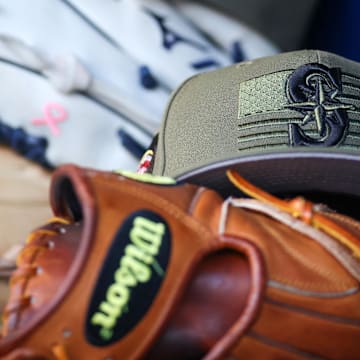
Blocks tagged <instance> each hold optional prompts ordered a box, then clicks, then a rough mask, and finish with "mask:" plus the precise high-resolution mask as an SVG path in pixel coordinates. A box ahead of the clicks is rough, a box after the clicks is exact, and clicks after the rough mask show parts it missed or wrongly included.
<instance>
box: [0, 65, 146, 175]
mask: <svg viewBox="0 0 360 360" xmlns="http://www.w3.org/2000/svg"><path fill="white" fill-rule="evenodd" d="M0 74H1V79H2V82H3V84H8V86H2V87H1V88H0V108H1V114H2V119H1V121H0V141H1V142H3V143H5V144H7V145H9V146H11V147H12V148H14V149H16V150H17V151H18V152H20V153H21V154H23V155H24V156H26V157H28V158H30V159H32V160H35V161H37V162H39V163H41V164H42V165H44V166H46V167H53V166H58V165H60V164H63V163H66V162H73V163H76V164H84V165H85V166H92V167H95V168H102V169H107V170H112V169H114V168H128V169H135V168H136V165H137V162H138V157H139V156H140V153H141V151H138V150H137V149H136V148H135V149H134V146H133V145H135V144H136V145H137V146H139V147H140V148H142V147H144V146H146V144H147V143H148V142H149V141H150V138H151V136H150V133H148V132H147V131H146V130H144V129H139V128H136V126H135V125H134V124H133V123H132V122H131V120H130V119H128V118H126V117H123V116H122V115H121V114H119V113H117V112H116V111H115V110H114V109H111V108H109V107H107V106H104V105H103V104H101V103H100V102H98V101H97V100H96V99H94V98H92V97H91V96H88V95H82V94H72V95H64V94H62V93H60V92H58V91H56V89H55V88H54V87H53V86H52V85H51V84H50V83H49V81H47V79H46V78H44V76H42V74H41V73H39V72H35V71H33V70H31V69H29V68H26V67H25V66H21V65H16V64H14V63H9V62H5V61H0ZM29 88H31V94H32V96H30V97H29ZM19 99H21V105H19ZM105 125H106V126H105ZM119 131H121V132H122V133H121V134H122V135H123V134H124V133H125V134H127V139H132V140H133V143H131V144H130V145H129V142H128V144H127V146H123V145H122V144H121V142H122V141H123V139H124V136H121V137H119V134H118V132H119ZM135 150H137V153H136V156H134V152H135Z"/></svg>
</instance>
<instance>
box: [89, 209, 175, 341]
mask: <svg viewBox="0 0 360 360" xmlns="http://www.w3.org/2000/svg"><path fill="white" fill-rule="evenodd" d="M170 250H171V239H170V231H169V227H168V225H167V224H166V222H165V221H164V219H163V218H162V217H160V216H159V215H158V214H156V213H154V212H152V211H148V210H142V211H139V212H136V213H133V214H132V215H131V216H130V217H128V218H127V219H126V220H125V222H124V223H123V224H122V225H121V227H120V228H119V230H118V232H117V233H116V235H115V237H114V240H113V243H112V245H111V247H110V249H109V251H108V254H107V256H106V259H105V261H104V265H103V268H102V270H101V272H100V275H99V278H98V281H97V284H96V286H95V289H94V292H93V296H92V298H91V302H90V306H89V311H88V315H87V319H86V338H87V340H88V341H89V342H90V343H91V344H93V345H96V346H106V345H109V344H111V343H113V342H115V341H118V340H119V339H121V338H122V337H123V336H125V335H126V334H127V333H128V332H129V331H130V330H131V329H132V328H133V327H135V326H136V324H137V323H138V322H139V321H141V319H142V318H143V316H144V315H145V314H146V312H147V311H148V310H149V308H150V307H151V305H152V303H153V301H154V299H155V297H156V295H157V293H158V291H159V289H160V286H161V284H162V281H163V279H164V275H165V272H166V268H167V265H168V261H169V256H170Z"/></svg>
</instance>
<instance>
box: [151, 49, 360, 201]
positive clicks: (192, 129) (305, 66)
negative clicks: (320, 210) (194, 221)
mask: <svg viewBox="0 0 360 360" xmlns="http://www.w3.org/2000/svg"><path fill="white" fill-rule="evenodd" d="M228 168H233V169H236V170H237V171H238V172H239V173H240V174H241V175H242V176H244V177H245V178H246V179H248V180H250V181H252V182H254V183H255V184H256V185H258V186H261V187H263V188H264V189H265V190H268V191H271V192H275V193H279V192H284V193H290V192H300V191H301V192H304V191H324V192H331V193H334V192H336V193H340V194H341V193H343V194H355V195H359V196H360V64H359V63H357V62H354V61H350V60H348V59H345V58H343V57H340V56H337V55H335V54H331V53H328V52H322V51H316V50H302V51H296V52H290V53H283V54H279V55H276V56H272V57H267V58H262V59H258V60H255V61H249V62H244V63H239V64H235V65H233V66H229V67H226V68H222V69H219V70H216V71H212V72H208V73H203V74H200V75H197V76H195V77H192V78H190V79H188V80H187V81H185V82H184V83H183V84H182V85H181V86H180V87H179V88H178V89H177V90H176V91H175V92H174V93H173V95H172V97H171V99H170V101H169V104H168V107H167V110H166V113H165V116H164V119H163V122H162V125H161V129H160V131H159V134H158V138H157V143H156V150H155V155H154V158H153V159H152V173H153V174H156V175H166V176H170V177H173V178H175V179H177V180H184V181H188V182H193V183H197V184H201V185H206V186H209V187H212V188H215V189H217V190H218V191H221V192H225V193H226V192H227V190H228V189H231V188H232V189H233V187H232V186H231V185H230V183H229V181H228V180H227V179H226V175H225V171H226V169H228Z"/></svg>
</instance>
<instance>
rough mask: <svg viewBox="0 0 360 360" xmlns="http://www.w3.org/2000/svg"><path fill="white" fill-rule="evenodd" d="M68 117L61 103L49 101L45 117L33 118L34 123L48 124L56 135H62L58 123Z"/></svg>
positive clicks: (45, 109)
mask: <svg viewBox="0 0 360 360" xmlns="http://www.w3.org/2000/svg"><path fill="white" fill-rule="evenodd" d="M67 118H68V113H67V111H66V110H65V109H64V108H63V107H62V106H61V105H59V104H55V103H49V104H46V105H45V108H44V117H42V118H37V119H33V120H31V123H32V124H34V125H48V126H49V128H50V131H51V133H52V134H53V135H54V136H59V135H60V128H59V127H58V125H57V123H59V122H61V121H64V120H66V119H67Z"/></svg>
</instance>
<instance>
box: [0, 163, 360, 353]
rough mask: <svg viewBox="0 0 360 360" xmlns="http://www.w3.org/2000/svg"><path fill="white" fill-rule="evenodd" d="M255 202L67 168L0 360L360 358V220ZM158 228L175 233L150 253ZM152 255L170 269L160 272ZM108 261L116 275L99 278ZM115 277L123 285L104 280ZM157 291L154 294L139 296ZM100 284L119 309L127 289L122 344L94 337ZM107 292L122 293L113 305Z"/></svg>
mask: <svg viewBox="0 0 360 360" xmlns="http://www.w3.org/2000/svg"><path fill="white" fill-rule="evenodd" d="M258 193H259V194H260V195H257V190H256V189H255V190H254V194H255V195H254V196H255V197H258V199H260V200H256V199H255V200H254V199H247V198H241V199H233V198H228V199H225V200H224V199H223V198H222V197H221V196H219V195H218V194H217V193H216V192H215V191H213V190H210V189H207V188H204V187H200V186H196V185H191V184H176V185H158V184H153V183H148V182H143V181H139V180H134V179H130V178H128V177H125V176H123V175H119V174H115V173H108V172H100V171H94V170H89V169H83V168H78V167H75V166H70V165H69V166H64V167H61V168H58V169H57V170H56V172H55V173H54V175H53V178H52V184H51V204H52V208H53V212H54V215H55V218H54V219H53V220H52V221H51V222H50V223H49V224H46V225H45V226H43V227H40V228H38V229H37V230H35V231H34V232H33V233H32V234H31V235H30V236H29V238H28V241H27V245H26V246H25V248H24V250H23V251H22V252H21V254H20V255H19V257H18V262H17V265H18V269H17V270H16V272H15V274H14V275H13V277H12V280H11V290H10V297H9V301H8V304H7V307H6V309H5V311H4V314H3V329H2V338H1V340H0V357H1V358H2V359H7V360H10V359H53V360H55V359H58V360H71V359H83V358H84V356H85V355H84V354H86V358H91V359H114V360H115V359H147V360H154V359H157V360H162V359H169V358H172V359H174V360H175V359H206V360H213V359H227V360H229V359H232V360H233V359H325V358H326V359H358V358H360V346H359V343H358V341H357V338H358V337H359V335H360V307H359V303H360V295H359V281H360V264H359V250H360V224H359V223H358V222H356V221H354V220H353V219H351V218H349V217H346V216H343V215H341V214H338V213H332V212H331V211H329V210H324V209H323V208H321V207H318V206H315V205H313V204H311V203H309V202H307V201H305V200H304V201H302V200H300V199H296V200H294V201H293V202H282V201H280V200H276V199H275V200H274V199H272V198H271V197H268V198H266V196H265V195H264V196H265V197H264V196H262V194H261V191H260V190H259V192H258ZM269 199H270V200H269ZM288 209H291V211H288ZM134 214H135V215H134ZM149 214H151V215H149ZM134 216H135V217H134ZM146 217H148V218H147V220H149V219H150V220H149V221H150V224H151V225H148V226H147V227H146V226H143V227H142V228H141V229H140V230H139V231H140V232H138V233H137V234H138V235H139V234H140V235H139V236H140V238H137V242H135V241H133V239H134V237H133V236H132V235H134V234H135V233H136V231H135V230H138V229H135V225H133V227H132V228H131V229H130V228H128V227H126V226H127V224H128V223H129V219H130V220H131V221H133V222H131V224H135V223H136V221H137V220H139V219H140V218H141V219H144V218H146ZM134 219H135V220H134ZM154 219H155V220H154ZM314 224H317V225H316V227H315V226H314ZM160 228H161V229H162V230H164V229H166V231H165V230H164V231H162V232H161V236H160V237H159V238H158V239H160V240H159V242H158V243H159V244H160V245H159V248H158V250H159V252H158V254H157V253H156V254H155V252H153V253H151V254H152V256H150V249H152V247H151V246H150V245H151V243H150V240H149V239H155V238H154V234H155V233H156V232H157V231H158V229H160ZM124 229H125V230H124ZM129 229H130V230H129ZM134 229H135V230H134ZM149 229H151V230H149ZM132 231H135V232H134V233H132ZM128 233H129V234H130V237H129V238H128V237H127V236H126V235H127V234H128ZM159 234H160V232H159ZM166 236H167V238H166ZM129 239H130V240H131V241H133V243H134V244H135V245H136V244H138V243H139V242H138V240H139V239H140V240H141V241H143V242H142V245H143V248H145V247H146V246H147V247H148V248H149V252H148V253H146V252H140V253H139V252H137V253H136V256H137V257H133V258H132V260H134V259H135V260H136V261H135V262H134V261H133V262H129V261H128V262H127V263H126V264H127V265H124V264H125V260H124V259H125V258H126V256H127V255H129V254H130V250H129V249H130V248H129V247H125V248H124V246H125V245H126V244H128V243H129V241H128V240H129ZM165 240H166V241H165ZM117 241H118V242H117ZM151 241H152V240H151ZM154 241H155V240H154ZM154 243H155V242H154ZM114 244H116V246H117V247H115V248H113V245H114ZM165 244H168V247H167V248H166V249H167V250H166V251H165V252H164V249H165ZM152 245H153V244H152ZM114 249H115V250H114ZM132 249H133V250H132V251H133V252H132V254H134V251H135V250H134V247H132ZM138 250H139V248H138ZM109 251H110V253H109ZM124 254H125V255H124ZM164 254H165V255H164ZM160 255H161V256H163V257H162V258H160ZM129 256H130V255H129ZM134 256H135V255H134ZM163 258H165V260H166V261H163ZM139 259H141V260H142V262H141V261H140V260H139ZM127 260H129V259H127ZM155 260H157V262H158V265H159V264H160V261H163V262H162V263H161V264H163V265H162V270H163V272H162V273H161V275H156V273H158V271H157V270H156V267H155V265H154V263H155ZM111 261H115V264H118V265H116V266H119V267H118V269H117V270H116V272H115V273H113V272H112V271H105V272H104V271H103V270H104V269H105V270H108V269H109V268H108V267H107V266H108V265H109V263H110V262H111ZM119 264H120V265H119ZM134 264H136V266H135V265H134ZM146 264H148V265H149V268H147V267H146V266H145V265H146ZM164 264H165V265H164ZM150 265H151V266H150ZM126 266H128V267H127V268H126ZM149 269H150V270H149ZM147 271H148V272H147ZM103 273H105V275H104V276H105V277H104V278H103V277H102V276H103ZM120 273H122V274H123V276H122V278H121V279H122V280H121V281H123V282H121V281H120V280H118V279H119V278H120ZM124 274H126V276H128V277H126V276H125V275H124ZM146 274H149V278H147V279H145V275H146ZM108 275H109V276H110V278H111V281H115V285H114V287H113V285H111V286H109V287H107V286H108V285H107V283H106V281H103V279H105V278H106V276H108ZM134 278H135V279H136V281H134V282H131V281H130V280H133V279H134ZM155 279H158V280H159V282H156V281H155ZM99 280H100V282H99ZM125 280H126V281H125ZM148 283H149V284H151V286H152V287H153V288H155V292H154V297H153V298H150V293H144V294H143V295H142V296H140V297H139V295H138V294H140V293H139V292H138V289H139V288H141V287H145V286H147V284H148ZM124 284H127V285H126V286H125V285H124ZM104 288H105V290H104ZM99 289H100V290H101V291H102V290H104V291H105V292H104V293H105V294H106V299H105V300H104V301H105V303H106V302H107V303H108V305H109V304H110V305H111V306H113V307H112V310H113V311H115V310H116V304H115V303H117V305H118V306H120V305H119V303H120V299H121V296H122V295H121V294H123V292H121V291H125V290H126V291H128V294H129V296H128V297H127V298H126V299H127V302H126V305H127V307H124V309H122V310H124V311H123V312H116V311H115V313H116V314H117V315H116V316H115V323H114V324H111V325H110V326H109V328H110V329H111V330H114V332H113V333H112V335H114V334H115V335H116V336H117V335H118V334H117V333H116V332H117V331H120V332H121V331H123V333H122V335H121V336H120V335H119V339H118V340H116V339H115V341H110V340H111V339H112V338H111V337H110V338H109V337H107V335H108V334H109V333H107V332H105V333H104V332H101V331H99V337H98V338H97V339H96V341H100V340H101V339H100V338H101V337H103V340H104V339H105V340H106V341H108V343H106V344H104V343H101V341H100V342H98V343H96V341H95V343H94V341H93V340H92V338H91V337H89V336H88V330H89V329H88V326H89V322H88V317H89V313H90V314H91V311H90V309H91V304H92V303H93V301H95V300H96V301H97V299H96V296H95V294H96V293H97V291H98V290H99ZM111 289H113V290H114V289H117V290H116V291H117V292H115V294H116V296H115V297H114V296H110V295H111V294H114V293H111V291H112V290H111ZM124 289H125V290H124ZM120 290H121V291H120ZM114 291H115V290H114ZM110 293H111V294H110ZM149 299H150V300H151V301H150V300H149ZM96 301H95V303H96V304H97V303H99V302H96ZM104 301H103V302H104ZM147 303H148V305H149V307H148V308H146V309H145V310H144V311H140V310H139V309H140V308H142V306H143V304H147ZM114 304H115V305H114ZM136 304H137V305H136ZM101 306H103V305H100V309H102V311H103V312H104V314H105V313H106V311H105V310H104V309H105V308H104V307H101ZM104 306H105V305H104ZM114 309H115V310H114ZM123 318H126V319H129V321H130V322H133V323H134V324H133V326H132V327H130V328H129V329H127V330H126V331H125V330H124V328H125V327H126V326H127V325H128V324H125V323H122V324H123V328H122V329H120V330H119V329H118V328H117V324H120V323H121V322H122V320H123ZM109 328H108V329H109ZM97 329H98V328H96V327H95V330H97ZM94 334H95V336H97V333H96V332H95V333H92V335H94ZM115 335H114V336H115ZM99 339H100V340H99ZM109 339H110V340H109Z"/></svg>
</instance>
